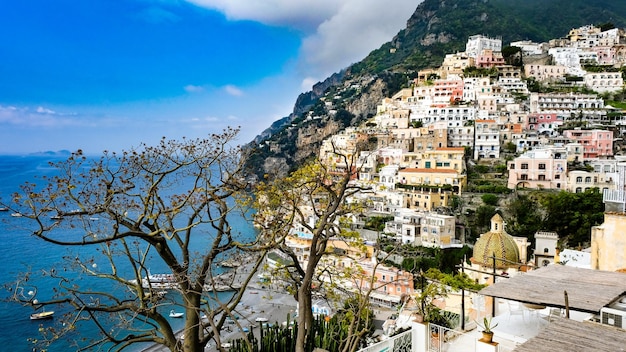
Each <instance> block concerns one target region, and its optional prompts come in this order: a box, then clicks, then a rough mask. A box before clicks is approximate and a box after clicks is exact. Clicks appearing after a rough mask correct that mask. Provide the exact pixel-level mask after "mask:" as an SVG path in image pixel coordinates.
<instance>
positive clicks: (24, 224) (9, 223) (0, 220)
mask: <svg viewBox="0 0 626 352" xmlns="http://www.w3.org/2000/svg"><path fill="white" fill-rule="evenodd" d="M62 159H63V158H62V157H50V156H24V157H22V156H0V199H2V200H3V201H5V202H7V201H8V200H9V199H10V197H11V194H12V193H13V192H15V191H17V190H18V189H19V185H21V184H23V183H24V182H25V181H33V180H35V177H37V176H43V175H54V174H55V173H56V170H55V169H54V168H52V167H50V166H49V165H48V163H49V162H50V161H55V160H62ZM235 226H236V227H237V228H238V229H239V231H240V234H241V236H243V237H244V238H251V237H253V236H255V231H254V228H253V227H252V225H251V223H250V222H248V221H247V220H245V219H244V218H243V217H241V218H238V219H237V223H236V224H235ZM30 233H31V231H30V230H29V228H28V221H26V219H23V218H17V217H11V212H0V258H1V262H2V264H1V266H0V268H1V269H0V283H1V284H4V283H9V282H13V281H15V280H16V278H18V277H19V276H20V275H21V273H24V272H26V271H29V270H30V271H32V272H41V271H42V270H50V269H51V268H52V267H55V264H58V263H59V262H61V259H62V256H63V255H68V254H72V255H73V254H74V253H76V249H67V248H59V247H58V246H55V245H52V244H48V243H46V242H44V241H42V240H39V239H37V238H35V237H33V236H32V235H30ZM205 243H206V242H205ZM194 246H197V247H198V248H202V247H203V242H202V240H200V241H199V242H197V244H194ZM79 251H80V254H81V255H84V256H88V255H97V252H96V251H95V249H85V248H81V249H79ZM96 258H97V257H96ZM150 268H151V271H152V272H153V273H157V272H164V270H165V266H164V265H163V264H162V263H160V261H158V260H156V259H155V260H154V263H152V264H151V265H150ZM81 283H82V284H83V285H86V286H89V287H91V288H94V289H97V288H98V287H104V286H103V285H106V284H107V283H103V282H99V280H94V279H91V278H88V279H82V280H81ZM0 288H1V290H0V299H1V300H0V312H1V313H0V350H3V351H8V350H10V351H32V348H33V346H32V344H31V343H30V342H29V341H28V339H29V338H39V333H38V329H39V324H44V325H45V326H47V325H53V324H55V323H58V319H54V320H50V321H44V322H41V321H40V322H33V321H31V320H30V319H29V316H30V314H31V313H33V310H32V308H30V307H23V306H21V305H19V304H16V303H10V302H7V301H6V297H7V295H8V291H7V290H6V289H5V288H4V287H1V286H0ZM38 295H41V296H40V297H42V298H45V297H49V296H51V295H52V287H49V286H48V287H46V286H42V287H39V291H38ZM168 298H172V299H174V300H176V299H177V297H175V294H174V293H169V294H168ZM54 310H55V312H56V313H55V315H57V314H58V315H60V314H61V313H63V311H62V310H61V309H60V308H55V309H54ZM164 310H165V311H166V312H168V311H169V308H167V307H166V308H164ZM178 310H179V311H180V309H178ZM183 323H184V321H183V320H182V319H172V325H173V326H174V327H175V328H176V329H178V328H181V327H182V325H183ZM77 335H78V336H80V337H85V338H96V337H97V336H98V335H97V332H96V330H95V329H93V328H92V327H90V326H88V325H84V326H80V327H79V328H78V330H77ZM9 346H10V347H9ZM141 347H145V345H144V346H141ZM138 348H139V347H136V348H134V349H133V350H137V349H138ZM48 350H49V351H50V352H61V351H73V350H76V348H75V347H73V346H72V345H71V344H70V342H69V341H67V340H60V341H57V342H55V343H54V344H53V345H52V346H51V347H50V348H49V349H48Z"/></svg>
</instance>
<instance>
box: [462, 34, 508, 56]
mask: <svg viewBox="0 0 626 352" xmlns="http://www.w3.org/2000/svg"><path fill="white" fill-rule="evenodd" d="M483 50H493V51H494V52H501V51H502V38H489V37H485V36H483V35H480V34H477V35H473V36H470V37H469V38H468V39H467V43H466V44H465V54H467V56H469V57H473V58H474V59H476V58H478V56H479V55H480V54H481V53H482V51H483Z"/></svg>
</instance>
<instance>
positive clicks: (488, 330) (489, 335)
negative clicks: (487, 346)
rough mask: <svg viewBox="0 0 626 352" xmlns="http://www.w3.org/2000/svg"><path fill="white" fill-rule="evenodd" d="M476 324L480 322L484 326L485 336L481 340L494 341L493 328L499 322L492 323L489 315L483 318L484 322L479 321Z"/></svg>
mask: <svg viewBox="0 0 626 352" xmlns="http://www.w3.org/2000/svg"><path fill="white" fill-rule="evenodd" d="M476 324H478V325H479V326H480V327H481V328H483V331H482V333H483V338H482V339H481V341H483V342H488V343H491V341H493V331H492V329H495V327H496V326H498V324H497V323H496V324H495V325H491V319H490V318H487V317H484V318H483V323H482V324H481V323H479V322H476Z"/></svg>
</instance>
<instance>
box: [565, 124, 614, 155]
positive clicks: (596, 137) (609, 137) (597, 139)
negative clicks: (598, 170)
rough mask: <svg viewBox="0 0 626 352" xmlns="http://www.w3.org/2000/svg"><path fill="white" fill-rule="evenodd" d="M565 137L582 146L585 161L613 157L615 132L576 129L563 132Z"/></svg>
mask: <svg viewBox="0 0 626 352" xmlns="http://www.w3.org/2000/svg"><path fill="white" fill-rule="evenodd" d="M563 136H564V137H566V138H569V139H571V140H572V141H573V142H578V143H580V144H582V146H583V148H584V151H583V158H584V159H595V158H598V157H609V156H612V155H613V131H605V130H579V129H575V130H565V131H563Z"/></svg>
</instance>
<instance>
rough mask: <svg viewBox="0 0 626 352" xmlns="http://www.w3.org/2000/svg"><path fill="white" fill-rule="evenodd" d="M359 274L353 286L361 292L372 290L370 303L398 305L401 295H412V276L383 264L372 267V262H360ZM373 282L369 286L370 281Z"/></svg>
mask: <svg viewBox="0 0 626 352" xmlns="http://www.w3.org/2000/svg"><path fill="white" fill-rule="evenodd" d="M358 265H359V266H360V268H361V274H362V275H360V277H359V278H358V279H356V281H357V282H356V283H355V286H356V288H358V289H360V290H361V291H365V290H368V289H369V288H370V287H371V288H372V293H371V294H370V301H371V302H372V303H378V304H382V305H386V306H392V305H396V304H398V303H400V297H402V295H406V294H408V295H410V294H413V292H414V289H413V285H414V284H413V274H411V273H410V272H408V271H403V270H400V269H397V268H393V267H389V266H386V265H383V264H378V265H374V263H373V262H372V261H360V262H359V263H358ZM372 276H373V277H375V281H374V283H373V285H372V286H370V279H371V278H372Z"/></svg>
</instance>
